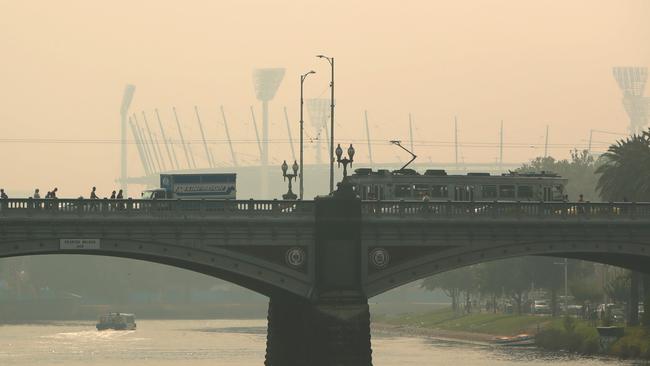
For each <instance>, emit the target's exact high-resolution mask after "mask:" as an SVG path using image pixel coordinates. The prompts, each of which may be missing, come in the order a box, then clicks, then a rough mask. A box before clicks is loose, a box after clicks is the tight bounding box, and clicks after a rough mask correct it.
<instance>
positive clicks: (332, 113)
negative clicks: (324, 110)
mask: <svg viewBox="0 0 650 366" xmlns="http://www.w3.org/2000/svg"><path fill="white" fill-rule="evenodd" d="M316 57H318V58H324V59H326V60H327V62H329V63H330V66H331V67H332V81H330V89H331V91H332V95H331V97H330V98H331V104H330V108H331V111H330V118H331V123H330V124H331V126H330V192H332V191H334V57H328V56H325V55H317V56H316Z"/></svg>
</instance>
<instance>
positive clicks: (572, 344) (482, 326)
mask: <svg viewBox="0 0 650 366" xmlns="http://www.w3.org/2000/svg"><path fill="white" fill-rule="evenodd" d="M373 329H374V330H376V331H378V332H385V333H391V334H398V335H404V336H424V337H432V338H437V339H443V340H454V341H460V342H471V343H476V342H479V343H488V344H493V343H494V340H495V338H497V337H504V336H514V335H517V334H522V333H527V334H532V335H535V340H536V345H537V346H538V347H540V348H542V349H545V350H549V351H567V352H572V353H578V354H583V355H607V356H613V357H618V358H632V359H650V330H648V329H645V328H642V327H628V328H626V329H625V335H624V336H623V337H622V338H620V339H618V340H617V341H615V342H613V343H612V344H611V346H610V347H608V348H607V350H602V349H601V347H600V338H599V335H598V331H597V330H596V328H595V327H594V326H593V325H591V324H589V322H586V321H582V320H578V319H574V318H552V317H549V316H534V315H511V314H493V313H474V314H457V313H455V312H453V311H452V310H450V309H440V310H434V311H430V312H425V313H415V314H405V315H399V316H394V317H387V316H382V317H377V318H375V319H373Z"/></svg>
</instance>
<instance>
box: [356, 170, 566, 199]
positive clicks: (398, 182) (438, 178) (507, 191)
mask: <svg viewBox="0 0 650 366" xmlns="http://www.w3.org/2000/svg"><path fill="white" fill-rule="evenodd" d="M345 179H346V182H348V183H351V184H352V185H353V187H354V190H355V191H356V193H357V195H358V196H359V197H360V198H361V199H362V200H404V201H422V200H429V201H537V202H539V201H544V202H558V201H563V200H564V199H565V197H566V190H565V187H566V184H567V181H568V180H567V179H566V178H562V177H560V176H558V175H557V174H553V173H548V172H540V173H518V172H509V173H505V174H501V175H491V174H489V173H467V174H466V175H448V174H447V172H446V171H444V170H437V169H429V170H427V171H425V172H424V173H423V174H420V173H418V172H416V171H415V170H413V169H404V168H402V169H399V170H394V171H389V170H385V169H380V170H377V171H374V170H372V169H370V168H359V169H356V170H355V171H354V174H352V175H350V176H347V177H346V178H345Z"/></svg>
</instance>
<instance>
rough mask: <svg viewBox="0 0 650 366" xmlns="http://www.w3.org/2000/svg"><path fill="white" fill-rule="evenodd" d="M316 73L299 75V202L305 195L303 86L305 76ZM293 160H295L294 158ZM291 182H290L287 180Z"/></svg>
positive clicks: (312, 71) (285, 112)
mask: <svg viewBox="0 0 650 366" xmlns="http://www.w3.org/2000/svg"><path fill="white" fill-rule="evenodd" d="M315 73H316V72H315V71H314V70H310V71H309V72H307V73H305V74H302V75H300V175H299V178H300V195H299V197H300V200H301V201H302V199H303V197H304V195H305V182H304V177H305V160H304V159H305V145H304V136H303V135H304V130H305V120H304V118H303V117H304V109H305V100H304V89H305V87H304V84H305V79H306V78H307V76H309V75H311V74H315ZM284 115H285V117H286V115H287V109H286V108H285V109H284ZM287 129H289V119H288V118H287ZM289 136H291V131H289ZM291 151H292V152H293V143H292V144H291ZM294 160H295V158H294ZM289 182H291V180H289Z"/></svg>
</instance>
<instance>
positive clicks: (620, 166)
mask: <svg viewBox="0 0 650 366" xmlns="http://www.w3.org/2000/svg"><path fill="white" fill-rule="evenodd" d="M601 159H602V161H603V164H602V165H601V166H599V167H598V169H596V174H600V177H599V178H598V184H597V185H596V189H597V190H598V191H599V192H600V197H601V198H602V199H604V200H607V201H610V202H611V201H625V200H630V201H633V202H639V201H645V202H648V201H650V130H648V131H645V132H643V133H642V134H641V135H637V134H634V135H632V136H630V137H628V138H626V139H623V140H619V141H617V142H616V143H615V144H614V145H611V146H610V147H609V149H608V150H607V152H606V153H604V154H603V155H602V156H601ZM639 279H640V274H639V273H638V272H634V271H632V272H631V284H630V285H631V291H630V300H629V301H628V304H629V306H630V319H629V323H630V324H631V325H635V324H638V311H637V310H638V309H637V304H638V299H639ZM648 284H650V280H648V279H647V278H645V280H644V287H645V286H646V285H648ZM644 290H645V293H646V299H645V301H644V303H646V302H648V301H650V296H648V293H649V292H650V291H649V290H650V288H648V287H645V289H644ZM644 322H650V319H648V318H644ZM646 325H649V326H650V324H646Z"/></svg>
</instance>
